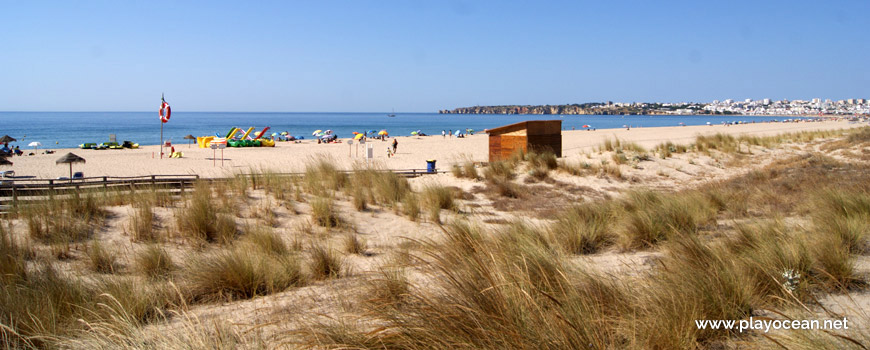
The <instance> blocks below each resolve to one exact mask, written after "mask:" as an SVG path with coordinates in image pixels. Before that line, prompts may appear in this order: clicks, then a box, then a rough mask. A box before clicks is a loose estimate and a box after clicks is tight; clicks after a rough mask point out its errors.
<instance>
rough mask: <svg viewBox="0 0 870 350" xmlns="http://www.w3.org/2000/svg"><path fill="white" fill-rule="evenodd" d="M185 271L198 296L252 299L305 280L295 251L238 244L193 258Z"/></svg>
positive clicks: (192, 291)
mask: <svg viewBox="0 0 870 350" xmlns="http://www.w3.org/2000/svg"><path fill="white" fill-rule="evenodd" d="M183 274H184V275H185V281H186V283H188V290H189V292H188V293H189V295H190V297H191V298H193V299H194V300H203V301H211V300H238V299H248V298H253V297H256V296H262V295H267V294H272V293H276V292H280V291H283V290H285V289H287V288H290V287H293V286H300V285H302V284H304V281H305V278H304V276H303V274H302V270H301V264H300V262H299V259H298V257H296V256H295V255H292V254H283V255H277V254H270V253H269V252H265V251H263V250H260V249H250V246H248V245H245V244H237V245H234V246H232V247H229V248H227V249H218V250H216V251H213V252H210V253H204V254H202V255H198V256H194V257H192V258H190V259H189V260H188V262H187V264H186V265H185V267H184V270H183Z"/></svg>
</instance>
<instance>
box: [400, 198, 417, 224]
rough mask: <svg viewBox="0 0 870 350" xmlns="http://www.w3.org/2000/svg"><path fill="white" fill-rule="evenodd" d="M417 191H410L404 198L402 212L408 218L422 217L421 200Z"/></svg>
mask: <svg viewBox="0 0 870 350" xmlns="http://www.w3.org/2000/svg"><path fill="white" fill-rule="evenodd" d="M418 198H419V197H418V195H417V194H416V193H409V194H408V195H406V196H405V199H404V200H402V213H403V214H405V216H407V217H408V220H411V221H417V219H419V218H420V200H419V199H418Z"/></svg>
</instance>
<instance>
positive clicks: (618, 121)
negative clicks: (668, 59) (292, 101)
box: [0, 111, 790, 149]
mask: <svg viewBox="0 0 870 350" xmlns="http://www.w3.org/2000/svg"><path fill="white" fill-rule="evenodd" d="M786 118H790V117H747V116H718V115H717V116H659V115H657V116H637V115H633V116H611V115H608V116H604V115H565V116H559V115H476V114H475V115H468V114H437V113H396V117H393V118H390V117H387V113H223V112H174V113H172V117H171V119H170V120H169V122H168V123H166V124H164V125H163V135H164V139H165V140H166V139H168V140H172V142H173V143H176V144H184V143H187V140H184V139H183V138H184V136H185V135H187V134H192V135H194V136H208V135H215V134H219V135H221V136H223V135H226V133H227V132H229V130H230V128H231V127H239V128H242V129H245V130H247V129H248V128H249V127H252V126H253V127H255V130H256V131H260V130H262V129H263V128H264V127H266V126H269V127H271V129H270V130H269V131H268V132H267V134H271V133H273V132H275V133H280V132H282V131H287V132H288V133H290V135H294V136H297V137H298V136H303V137H305V138H306V139H310V138H312V136H311V134H312V132H313V131H315V130H317V129H321V130H327V129H331V130H333V131H334V132H335V133H336V134H337V135H338V137H339V138H348V137H351V136H353V134H352V133H353V132H354V131H357V132H363V131H369V130H381V129H386V130H387V131H388V132H389V133H390V136H410V134H411V132H412V131H415V130H421V131H422V132H424V133H426V134H429V135H441V130H454V131H455V130H463V131H464V130H465V129H474V130H475V131H477V132H482V131H483V130H484V129H488V128H494V127H497V126H501V125H507V124H511V123H516V122H520V121H524V120H549V119H560V120H562V129H564V130H571V129H572V128H576V129H577V130H580V129H582V126H583V125H587V124H588V125H590V126H591V127H593V128H597V129H608V128H620V127H623V125H630V126H631V127H655V126H678V125H679V124H680V123H684V124H685V125H704V124H706V123H708V122H709V123H712V124H721V123H722V122H725V121H742V122H764V121H770V120H782V119H786ZM3 134H6V135H9V136H12V137H14V138H16V139H18V142H17V143H15V144H17V145H19V146H21V148H29V147H27V145H28V144H29V143H31V142H34V141H38V142H40V143H42V147H40V148H41V149H45V148H48V149H50V148H74V147H78V145H79V144H82V143H86V142H96V143H100V142H106V141H109V134H115V135H116V138H117V140H118V142H122V141H124V140H130V141H133V142H136V143H139V144H141V145H157V144H159V143H160V121H159V117H158V115H157V112H156V111H155V112H0V135H3Z"/></svg>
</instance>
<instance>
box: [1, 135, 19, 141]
mask: <svg viewBox="0 0 870 350" xmlns="http://www.w3.org/2000/svg"><path fill="white" fill-rule="evenodd" d="M15 141H18V140H16V139H15V138H14V137H12V136H9V135H3V137H0V143H9V142H15Z"/></svg>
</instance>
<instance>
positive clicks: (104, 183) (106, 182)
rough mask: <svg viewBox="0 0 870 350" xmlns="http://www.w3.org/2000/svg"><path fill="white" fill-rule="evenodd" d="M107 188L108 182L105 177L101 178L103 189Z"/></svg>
mask: <svg viewBox="0 0 870 350" xmlns="http://www.w3.org/2000/svg"><path fill="white" fill-rule="evenodd" d="M106 188H109V180H108V178H107V177H105V176H103V189H106Z"/></svg>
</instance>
